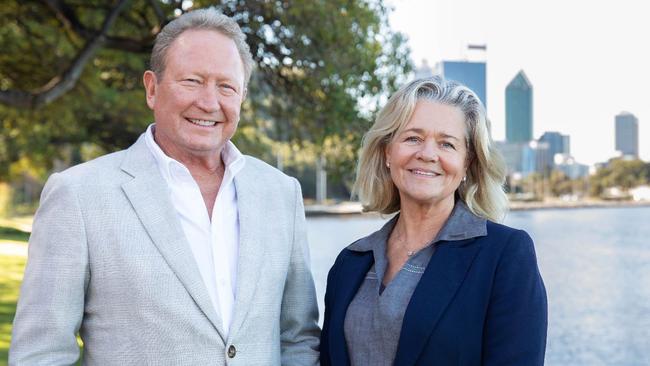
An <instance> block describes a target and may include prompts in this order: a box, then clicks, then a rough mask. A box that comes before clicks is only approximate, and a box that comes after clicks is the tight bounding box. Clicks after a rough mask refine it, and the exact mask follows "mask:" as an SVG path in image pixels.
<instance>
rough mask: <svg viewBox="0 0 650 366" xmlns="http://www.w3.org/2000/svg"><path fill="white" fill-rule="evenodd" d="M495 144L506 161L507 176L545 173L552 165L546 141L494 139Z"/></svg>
mask: <svg viewBox="0 0 650 366" xmlns="http://www.w3.org/2000/svg"><path fill="white" fill-rule="evenodd" d="M495 145H496V148H497V149H498V150H499V152H500V153H501V155H502V156H503V160H504V161H505V163H506V174H507V175H508V176H513V175H520V176H522V177H524V178H525V177H527V176H529V175H530V174H532V173H540V174H544V175H545V174H548V173H549V172H550V170H551V169H552V167H553V158H552V156H551V155H550V152H549V144H548V143H545V142H538V141H529V142H527V143H513V142H508V141H496V142H495Z"/></svg>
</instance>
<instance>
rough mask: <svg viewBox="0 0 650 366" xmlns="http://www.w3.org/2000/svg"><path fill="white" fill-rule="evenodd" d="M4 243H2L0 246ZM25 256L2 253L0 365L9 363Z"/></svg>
mask: <svg viewBox="0 0 650 366" xmlns="http://www.w3.org/2000/svg"><path fill="white" fill-rule="evenodd" d="M1 245H4V244H2V243H0V246H1ZM25 259H26V258H25V257H22V256H8V255H4V254H0V366H2V365H6V364H7V357H8V354H9V343H10V340H11V326H12V323H13V320H14V316H15V314H16V303H17V302H18V292H19V290H20V282H21V281H22V278H23V270H24V268H25Z"/></svg>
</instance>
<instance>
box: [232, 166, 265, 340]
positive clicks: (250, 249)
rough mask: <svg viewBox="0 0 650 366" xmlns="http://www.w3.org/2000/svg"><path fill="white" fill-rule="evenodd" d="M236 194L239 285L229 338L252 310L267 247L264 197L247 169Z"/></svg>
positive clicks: (236, 177)
mask: <svg viewBox="0 0 650 366" xmlns="http://www.w3.org/2000/svg"><path fill="white" fill-rule="evenodd" d="M234 181H235V189H236V191H237V210H238V212H239V215H238V216H239V255H238V257H237V285H236V289H235V304H234V309H233V318H232V323H231V325H230V332H229V334H236V333H237V331H238V330H239V328H240V327H241V326H242V324H243V322H244V319H245V318H246V315H247V314H248V311H249V309H250V307H251V306H253V305H254V304H253V300H254V295H255V290H256V288H257V283H258V279H259V276H260V272H261V270H260V268H261V266H262V263H263V259H264V251H265V250H266V245H264V243H262V242H261V240H262V233H261V230H262V229H264V230H272V228H263V223H264V217H263V215H264V212H261V210H260V206H259V202H261V201H262V200H263V199H264V197H260V193H259V191H258V190H256V189H255V187H254V184H253V183H255V184H257V182H258V181H257V180H256V177H255V176H253V175H252V174H250V171H249V169H247V168H246V167H244V169H242V171H241V172H240V173H239V174H238V175H236V176H235V179H234Z"/></svg>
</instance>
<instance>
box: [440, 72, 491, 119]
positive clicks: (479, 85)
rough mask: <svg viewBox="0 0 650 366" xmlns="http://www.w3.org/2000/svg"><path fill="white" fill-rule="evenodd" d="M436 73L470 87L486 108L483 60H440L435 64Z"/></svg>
mask: <svg viewBox="0 0 650 366" xmlns="http://www.w3.org/2000/svg"><path fill="white" fill-rule="evenodd" d="M435 72H436V74H437V75H441V76H442V77H444V78H445V79H447V80H454V81H457V82H459V83H461V84H463V85H465V86H467V87H468V88H470V89H472V91H474V93H476V95H477V96H478V97H479V99H480V100H481V102H483V105H484V106H485V109H486V110H487V83H486V66H485V62H479V61H441V62H439V63H438V64H437V65H436V71H435Z"/></svg>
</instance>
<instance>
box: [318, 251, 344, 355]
mask: <svg viewBox="0 0 650 366" xmlns="http://www.w3.org/2000/svg"><path fill="white" fill-rule="evenodd" d="M342 255H343V254H339V256H338V257H337V258H336V260H335V261H334V264H333V265H332V268H330V271H329V273H328V274H327V285H326V287H325V311H324V320H323V331H322V332H321V336H320V364H321V366H330V365H331V364H332V358H331V355H330V343H329V335H330V322H331V321H332V316H331V312H332V305H333V303H332V302H333V301H335V300H334V299H333V297H334V292H335V289H334V287H335V280H334V279H335V278H336V271H337V269H338V266H339V262H340V261H341V257H342Z"/></svg>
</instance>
